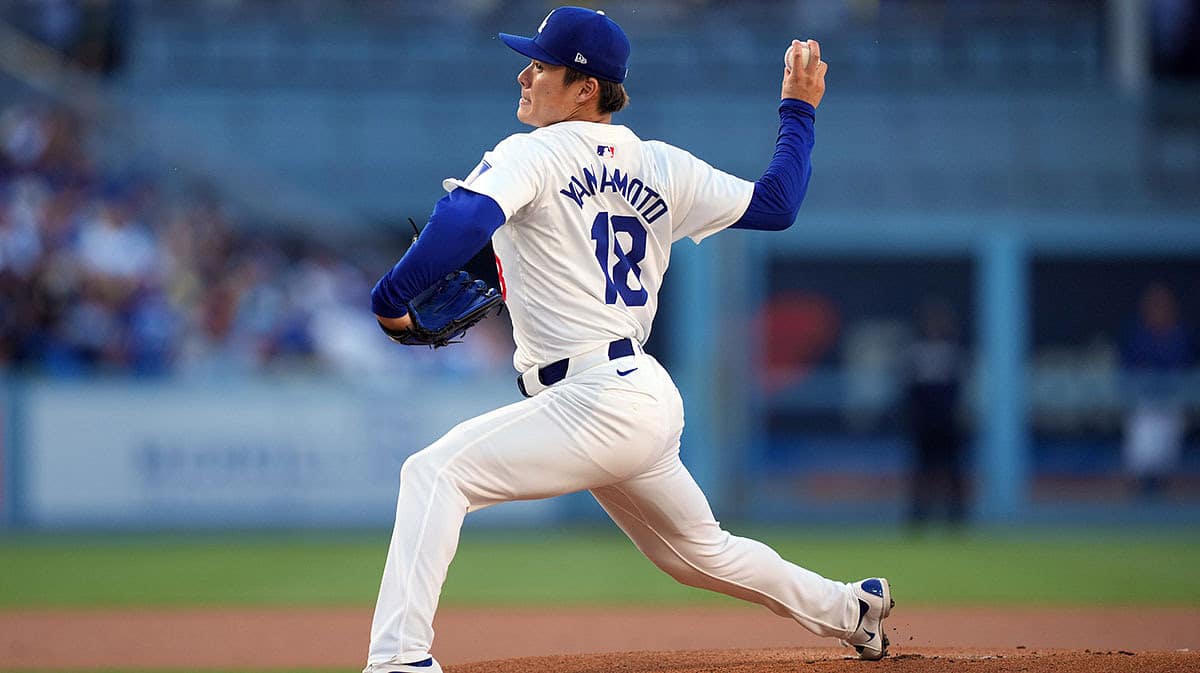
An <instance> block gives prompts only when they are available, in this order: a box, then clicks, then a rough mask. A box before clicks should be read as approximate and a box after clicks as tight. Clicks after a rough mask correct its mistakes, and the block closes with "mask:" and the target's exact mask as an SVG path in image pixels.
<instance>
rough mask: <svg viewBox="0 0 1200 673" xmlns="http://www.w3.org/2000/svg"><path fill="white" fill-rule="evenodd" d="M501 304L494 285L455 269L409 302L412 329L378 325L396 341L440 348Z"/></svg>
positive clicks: (462, 333) (407, 344) (501, 299)
mask: <svg viewBox="0 0 1200 673" xmlns="http://www.w3.org/2000/svg"><path fill="white" fill-rule="evenodd" d="M503 303H504V298H503V297H502V296H501V295H500V293H499V292H497V291H496V289H495V288H492V287H488V284H487V283H485V282H483V281H482V280H475V279H474V278H472V277H471V274H469V273H467V272H466V271H455V272H454V273H451V274H448V275H447V276H446V277H445V278H442V279H441V280H439V281H438V282H437V283H435V284H434V285H433V287H431V288H429V289H428V290H425V291H424V292H422V293H421V294H419V295H417V296H416V297H413V300H412V301H411V302H409V303H408V313H409V315H410V316H411V318H412V323H413V324H412V327H411V328H409V329H406V330H393V329H388V328H386V327H383V326H382V325H381V326H380V327H381V328H382V329H383V331H384V333H386V334H387V335H388V336H389V337H391V339H392V341H395V342H396V343H401V344H404V345H405V346H429V347H431V348H440V347H442V346H449V345H450V344H452V343H458V342H457V341H455V339H458V338H459V337H461V336H462V335H464V334H466V332H467V330H468V329H470V328H472V327H474V326H475V323H478V322H479V321H480V320H483V319H484V318H486V317H487V314H488V311H491V310H492V309H500V308H501V307H502V306H503ZM497 313H499V310H497Z"/></svg>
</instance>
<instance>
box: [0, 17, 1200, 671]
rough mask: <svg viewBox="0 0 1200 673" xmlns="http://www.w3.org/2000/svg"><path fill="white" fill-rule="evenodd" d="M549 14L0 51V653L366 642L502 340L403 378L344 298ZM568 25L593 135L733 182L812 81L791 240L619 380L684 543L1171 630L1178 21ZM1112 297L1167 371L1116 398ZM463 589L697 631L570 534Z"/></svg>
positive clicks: (700, 265)
mask: <svg viewBox="0 0 1200 673" xmlns="http://www.w3.org/2000/svg"><path fill="white" fill-rule="evenodd" d="M551 6H552V5H550V4H546V3H542V2H529V1H524V0H511V1H501V0H494V1H487V0H478V1H471V0H458V1H454V2H442V3H424V2H400V1H390V2H383V1H380V0H369V1H364V2H334V1H332V0H298V1H296V2H282V1H268V0H243V1H238V0H210V1H206V2H203V1H194V2H193V1H188V2H169V3H167V2H164V3H154V2H149V1H145V0H143V1H133V0H131V1H120V0H113V1H108V2H104V1H95V2H76V1H72V0H56V1H53V2H32V1H28V2H26V1H17V0H14V1H12V2H8V3H4V4H3V5H0V8H2V9H0V19H2V21H0V38H2V39H0V44H2V47H0V447H2V449H3V450H2V451H0V475H2V480H0V483H2V485H3V486H2V491H0V560H2V561H3V567H4V572H3V573H2V575H0V611H3V612H4V615H3V616H4V617H5V618H7V619H16V618H17V617H19V616H20V615H22V614H25V613H26V612H28V611H31V610H32V611H37V610H45V609H50V608H71V607H114V606H123V607H124V608H126V609H129V608H133V609H137V608H139V607H145V606H164V605H166V606H176V607H179V606H190V605H207V606H213V605H223V604H237V605H328V604H336V605H346V606H356V607H358V608H361V610H363V611H366V610H368V608H367V606H369V604H370V601H371V599H372V597H373V593H374V588H375V585H376V583H377V581H378V572H379V568H380V567H381V565H382V554H383V552H384V540H386V534H387V526H388V525H389V524H390V520H391V516H392V513H393V507H394V499H395V488H396V482H397V479H396V474H397V471H398V469H399V465H400V464H401V462H402V461H403V459H404V458H405V457H406V456H407V455H408V454H410V453H411V452H413V451H415V450H417V449H419V448H420V447H421V446H423V445H424V443H426V442H427V441H429V440H431V439H433V438H435V437H437V436H438V435H439V434H441V433H442V432H444V431H445V430H446V429H447V428H449V427H450V426H451V425H452V424H453V423H454V422H455V421H456V420H459V419H462V418H465V417H467V416H470V415H472V414H474V413H476V412H478V411H482V410H485V409H488V408H492V407H494V406H497V405H499V404H501V403H504V402H508V401H512V400H515V399H516V398H517V392H516V390H515V387H514V386H513V385H512V372H511V365H510V360H509V355H510V354H511V340H510V337H509V336H508V334H507V331H506V330H507V324H506V323H505V322H504V320H503V319H501V320H493V321H489V322H488V323H485V325H484V326H481V328H478V329H477V330H475V331H473V332H472V333H471V338H470V339H469V340H468V341H467V343H465V344H462V345H459V346H456V347H454V348H453V349H449V350H444V351H438V352H436V353H434V352H417V351H413V350H405V349H400V348H397V347H394V346H393V345H392V344H391V343H390V342H388V341H386V339H383V338H382V337H381V335H380V334H379V333H378V330H377V328H376V327H375V326H374V324H373V320H372V318H371V316H370V314H369V310H368V309H369V305H368V297H367V294H368V291H369V288H370V286H371V284H372V283H373V282H374V279H375V278H376V277H377V276H378V275H379V274H380V273H382V271H383V270H385V269H386V268H387V267H388V266H389V265H390V264H391V263H392V261H394V259H396V258H397V257H398V256H399V255H401V254H402V253H403V251H404V249H405V246H406V245H407V243H408V241H409V240H410V237H411V229H410V227H409V225H408V224H407V218H409V217H412V218H413V219H415V220H417V221H418V222H421V221H423V220H424V218H425V217H426V216H427V214H428V212H429V209H430V207H431V205H432V204H433V202H434V201H435V200H436V199H437V198H438V197H439V196H440V193H441V192H440V180H441V178H443V177H446V176H451V175H461V174H463V173H464V172H465V171H467V170H469V168H470V167H471V166H473V165H474V164H475V162H476V161H477V160H478V157H479V155H480V154H481V153H482V152H483V151H484V150H486V149H488V148H490V147H491V146H492V145H494V144H495V143H496V142H497V141H498V140H499V139H500V138H502V137H504V136H505V135H507V134H509V133H513V132H517V131H520V130H521V127H520V125H519V124H518V122H517V121H516V120H515V118H514V116H513V100H514V91H515V83H514V81H513V80H514V78H515V74H516V72H517V71H518V69H519V66H520V62H519V57H516V56H514V55H513V54H510V53H508V51H507V50H506V49H504V48H503V45H502V44H500V43H499V42H498V40H496V39H494V35H495V32H496V31H498V30H506V31H512V32H518V33H520V32H526V31H528V30H531V29H532V27H533V26H536V25H537V22H538V21H540V20H541V18H542V16H544V14H545V12H546V11H548V9H549V8H550V7H551ZM605 8H606V9H608V10H609V12H610V13H611V14H612V15H613V16H614V17H615V18H617V19H618V20H619V21H620V22H621V23H622V25H623V26H624V27H625V29H626V30H627V32H628V33H629V34H630V35H631V38H632V41H633V44H634V51H633V56H632V58H631V70H630V79H629V82H628V88H629V91H630V94H631V96H632V99H633V103H632V106H631V107H630V108H629V109H628V111H627V112H623V113H621V115H620V117H619V118H618V120H617V121H618V122H620V123H625V124H627V125H629V126H630V127H631V128H633V129H634V130H635V131H637V132H638V133H639V134H640V135H641V136H642V137H648V138H660V139H663V140H666V141H668V142H671V143H673V144H676V145H679V146H681V147H685V148H688V149H690V150H691V151H693V152H694V153H696V154H697V155H698V156H700V157H701V158H703V159H705V160H707V161H709V162H710V163H713V164H714V165H717V166H720V167H722V168H724V169H726V170H729V171H730V172H733V173H736V174H738V175H741V176H743V177H747V178H753V177H755V176H757V175H758V174H759V173H760V172H761V170H762V168H763V167H764V166H765V164H766V162H767V160H768V158H769V153H770V149H771V147H772V144H773V140H774V134H775V132H776V120H775V100H776V98H775V97H776V94H777V87H778V79H779V72H778V60H779V54H780V52H781V45H786V44H787V42H788V40H789V39H791V38H792V37H797V36H798V37H808V36H812V37H816V38H818V39H820V40H821V42H822V45H823V51H824V54H825V57H826V60H828V61H829V62H830V63H831V71H830V76H829V80H828V81H829V93H828V94H827V96H826V99H825V101H824V103H823V104H822V106H821V110H820V115H819V119H818V124H817V128H818V140H817V149H816V151H815V154H814V163H815V171H814V179H813V183H812V186H811V188H810V190H809V194H808V197H807V200H806V202H805V204H804V206H803V208H802V211H801V216H800V219H799V221H798V223H797V225H796V226H794V227H793V228H792V229H790V230H789V231H787V232H784V233H782V234H777V235H765V234H756V233H752V232H730V233H727V234H724V235H722V236H720V237H716V238H714V239H710V241H708V242H706V244H705V245H704V246H700V247H696V246H692V245H690V244H680V245H679V246H677V247H676V248H675V250H674V253H675V254H674V259H673V260H672V261H673V269H672V272H671V273H670V274H669V276H668V278H669V279H670V280H669V281H668V283H667V290H666V292H667V297H666V298H665V300H664V303H663V310H662V311H661V314H660V316H659V318H658V321H657V323H656V329H655V333H654V335H653V336H652V339H651V342H650V344H649V350H650V351H651V352H653V353H655V354H656V355H658V356H659V357H660V358H661V359H662V360H664V362H665V363H666V364H667V365H668V368H669V369H670V370H671V371H672V373H673V374H674V376H675V377H676V380H677V381H678V383H679V384H680V387H681V389H682V391H683V393H684V398H685V401H686V413H687V424H688V425H687V432H686V433H685V437H684V448H683V452H684V457H685V462H687V463H688V465H689V467H690V468H691V469H692V470H693V472H694V473H695V474H696V475H697V478H698V479H699V481H700V482H701V484H702V485H703V486H704V488H705V490H706V492H707V493H708V494H709V495H710V498H711V499H712V501H713V503H714V506H715V508H716V510H717V511H718V513H719V516H720V518H721V519H722V520H723V521H726V522H727V523H730V524H731V525H734V526H742V527H748V528H750V529H751V530H759V531H763V533H762V534H763V535H764V536H765V537H766V539H767V541H768V542H771V543H773V544H775V545H777V546H779V547H780V548H781V550H783V551H785V554H789V555H790V556H791V557H792V558H795V559H796V560H798V561H800V562H801V563H804V564H806V565H811V566H812V567H813V568H814V569H817V570H820V571H822V572H826V573H829V574H834V575H836V576H839V577H845V578H849V577H851V576H854V574H855V573H861V574H866V573H873V572H878V571H879V569H877V568H876V567H875V565H871V566H869V567H864V564H863V563H862V559H861V558H860V557H861V555H862V549H863V545H864V544H866V542H865V538H867V537H874V538H875V539H883V540H886V541H887V544H888V546H889V549H890V553H889V555H888V557H887V558H881V559H880V560H879V565H880V566H881V568H882V569H883V570H885V571H889V568H891V567H894V568H895V573H896V574H897V575H898V576H900V577H901V578H903V579H904V580H906V581H907V587H906V588H907V591H908V594H907V596H908V598H909V599H910V600H913V601H915V602H916V603H917V604H922V605H930V606H938V605H957V604H970V605H977V604H984V605H988V604H993V603H1002V604H1024V603H1029V604H1047V603H1056V602H1057V603H1065V604H1069V605H1075V604H1079V605H1085V604H1086V605H1092V604H1101V605H1135V606H1136V605H1147V606H1151V605H1153V606H1162V605H1164V604H1168V605H1174V606H1181V607H1185V608H1188V609H1190V610H1191V611H1193V612H1194V611H1195V610H1196V608H1197V607H1198V606H1197V602H1198V601H1200V584H1198V583H1197V582H1196V580H1195V579H1193V578H1190V577H1183V578H1181V577H1178V576H1177V573H1173V572H1172V571H1173V570H1178V569H1181V568H1185V567H1189V566H1194V565H1195V563H1196V561H1197V560H1198V559H1197V557H1200V553H1198V552H1200V544H1198V542H1200V535H1198V533H1200V528H1198V523H1200V423H1198V422H1197V421H1200V369H1198V368H1197V362H1198V360H1197V357H1198V355H1200V342H1198V341H1197V332H1196V326H1197V324H1198V322H1200V190H1197V189H1196V187H1197V185H1200V80H1198V78H1200V54H1198V52H1197V49H1198V48H1200V47H1198V44H1200V4H1198V3H1196V2H1194V1H1182V2H1168V1H1165V0H1146V1H1145V2H1142V1H1139V0H1109V1H1107V2H1065V1H1064V2H1030V1H1017V2H992V1H973V2H908V1H902V0H891V1H888V0H880V1H875V2H872V1H865V2H864V1H851V0H845V1H842V0H818V1H811V2H800V1H796V2H746V3H722V2H704V1H702V0H692V1H679V2H653V3H636V2H613V3H610V4H609V5H606V6H605ZM490 258H491V257H490V252H488V251H485V252H484V253H481V255H480V256H479V257H478V258H477V259H476V260H475V262H473V268H474V269H475V270H477V271H478V272H480V273H485V274H486V273H494V270H493V269H491V268H490ZM1151 288H1159V289H1157V290H1151ZM1156 293H1157V296H1158V297H1159V298H1160V299H1159V302H1160V305H1161V304H1162V303H1165V304H1167V305H1173V306H1174V313H1175V314H1176V315H1177V317H1178V320H1177V321H1176V323H1177V327H1175V329H1176V333H1177V334H1179V335H1181V336H1180V337H1179V339H1178V340H1177V343H1176V345H1177V346H1178V348H1177V349H1176V350H1175V351H1172V352H1171V353H1168V354H1152V355H1151V357H1150V360H1151V361H1153V363H1154V365H1153V367H1151V368H1150V369H1149V370H1147V369H1146V368H1145V367H1143V366H1142V365H1143V364H1144V361H1145V359H1144V358H1143V359H1139V356H1138V353H1140V352H1141V351H1139V346H1138V343H1139V342H1138V334H1139V330H1144V327H1140V326H1139V315H1140V314H1141V312H1142V310H1143V307H1144V305H1145V303H1146V301H1147V299H1146V297H1147V296H1148V294H1150V295H1153V294H1156ZM1163 297H1166V298H1165V299H1164V298H1163ZM930 307H934V308H935V310H936V312H938V313H939V314H940V315H942V316H944V317H945V320H946V322H948V323H949V324H951V325H952V328H951V330H950V331H951V332H952V333H954V334H956V335H957V337H958V338H957V339H956V341H955V349H956V350H955V352H956V354H957V356H958V357H960V358H961V361H962V362H963V363H964V366H963V368H962V370H961V373H962V376H961V390H962V394H961V396H960V398H959V399H958V400H956V401H955V403H954V413H955V416H956V417H957V418H958V420H959V422H961V424H962V427H963V436H964V441H963V442H962V446H963V452H964V456H965V458H964V459H965V461H966V466H967V467H966V474H967V480H966V481H967V484H966V486H967V488H966V515H965V518H964V520H963V522H962V524H961V525H952V524H951V525H945V524H942V523H939V522H940V521H941V519H938V518H937V517H934V519H933V521H932V525H916V524H915V523H914V522H913V521H912V520H911V518H910V511H911V503H910V499H911V494H912V492H913V491H914V490H915V489H914V485H913V484H914V482H913V480H912V479H913V478H912V473H913V472H914V465H915V461H914V449H913V442H912V439H911V435H910V433H909V431H908V428H909V423H908V421H909V418H910V415H911V414H910V412H911V404H912V398H911V394H910V393H911V388H910V387H909V386H910V383H911V372H912V369H913V367H912V360H913V358H912V354H913V353H914V352H916V351H915V348H916V344H917V343H918V341H919V340H918V339H917V335H918V329H917V323H918V320H919V316H921V315H926V314H927V313H928V312H929V310H930ZM1170 312H1171V311H1169V310H1168V313H1170ZM1147 400H1149V401H1150V402H1152V403H1153V404H1154V405H1157V407H1156V408H1160V409H1161V408H1166V409H1169V410H1170V414H1171V415H1172V416H1173V417H1174V418H1177V419H1182V422H1183V428H1184V431H1183V436H1182V440H1181V443H1180V448H1179V452H1178V455H1177V457H1176V458H1175V459H1174V460H1172V461H1170V462H1169V467H1168V468H1167V469H1166V470H1165V472H1164V473H1163V474H1162V475H1161V478H1155V479H1144V478H1142V479H1139V478H1138V475H1136V474H1133V473H1132V472H1131V471H1130V469H1129V467H1128V459H1127V456H1126V455H1125V453H1124V449H1123V447H1124V444H1125V441H1126V437H1127V433H1128V428H1129V424H1130V423H1131V422H1133V419H1134V418H1135V416H1136V414H1137V413H1138V410H1139V409H1144V407H1145V405H1146V404H1147ZM918 490H919V489H918ZM864 531H866V533H864ZM514 541H515V542H514ZM464 544H465V546H464V549H463V553H462V554H460V557H459V559H458V560H457V561H456V564H455V570H453V571H452V574H451V582H450V585H449V586H448V588H447V591H448V596H447V601H448V603H449V604H451V605H466V606H478V605H484V606H490V605H561V604H564V603H565V604H574V605H586V604H604V605H608V604H613V603H620V604H625V603H637V604H643V603H644V604H666V605H675V604H678V603H680V602H684V603H688V602H694V601H708V600H710V599H709V598H707V597H704V596H697V595H696V593H695V592H689V591H686V590H682V589H678V588H676V587H673V586H671V585H670V582H669V580H667V579H666V578H664V577H658V576H656V575H655V574H654V573H653V571H652V570H651V569H649V568H648V567H646V564H645V562H644V561H642V560H641V559H639V558H638V557H637V555H636V553H635V552H633V551H632V549H631V547H629V545H628V544H627V543H626V542H624V541H623V540H621V539H618V538H617V537H616V534H615V530H614V529H612V527H611V526H609V525H607V524H606V523H605V521H604V516H603V513H602V512H601V511H600V510H599V508H598V507H596V506H595V504H594V503H593V502H592V501H591V500H590V498H589V497H588V496H586V494H584V495H577V496H568V497H563V498H559V499H555V500H551V501H544V502H536V503H514V504H510V505H505V506H501V507H496V508H492V509H490V510H486V511H484V512H481V513H479V514H476V515H472V517H470V518H469V520H468V533H467V535H466V536H465V538H464ZM541 564H544V566H543V565H541ZM565 568H571V569H576V570H578V573H577V574H573V573H567V572H565V570H564V569H565ZM985 568H986V569H989V572H990V573H992V574H991V575H990V576H989V575H988V574H987V573H984V572H981V570H982V569H985ZM550 569H553V570H550ZM889 572H891V571H889ZM946 578H954V579H955V580H956V581H955V583H954V590H953V591H950V590H947V589H946V587H945V581H946ZM901 586H904V585H901ZM1084 586H1086V587H1089V588H1088V592H1089V593H1088V595H1087V597H1081V596H1080V592H1081V591H1082V590H1083V589H1082V587H1084ZM1096 586H1103V587H1105V588H1104V589H1103V590H1096V589H1095V587H1096ZM12 623H14V624H17V627H15V628H20V627H21V624H23V622H12ZM364 638H365V634H364ZM1190 645H1191V646H1193V647H1194V646H1195V645H1196V643H1190ZM0 656H2V655H0ZM4 664H5V662H4V661H3V660H0V666H2V665H4Z"/></svg>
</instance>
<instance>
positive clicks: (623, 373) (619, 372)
mask: <svg viewBox="0 0 1200 673" xmlns="http://www.w3.org/2000/svg"><path fill="white" fill-rule="evenodd" d="M637 370H638V368H637V367H634V368H633V369H626V370H625V371H621V370H620V369H618V370H617V376H629V375H630V374H632V373H634V372H636V371H637Z"/></svg>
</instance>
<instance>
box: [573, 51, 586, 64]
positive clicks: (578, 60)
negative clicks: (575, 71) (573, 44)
mask: <svg viewBox="0 0 1200 673" xmlns="http://www.w3.org/2000/svg"><path fill="white" fill-rule="evenodd" d="M575 62H576V63H583V64H585V65H586V64H587V58H585V57H584V55H583V54H581V53H579V52H575Z"/></svg>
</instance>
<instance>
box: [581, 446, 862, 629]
mask: <svg viewBox="0 0 1200 673" xmlns="http://www.w3.org/2000/svg"><path fill="white" fill-rule="evenodd" d="M592 494H593V495H594V496H595V497H596V500H597V501H599V503H600V505H601V506H602V507H604V510H605V511H606V512H608V514H609V516H611V517H612V519H613V521H615V522H616V523H617V525H618V526H620V527H621V530H623V531H625V534H626V535H628V536H629V538H630V539H631V540H633V543H634V544H635V545H637V548H638V549H639V550H641V552H642V553H643V554H645V555H646V557H647V558H649V559H650V560H651V561H653V562H654V564H655V565H657V566H658V567H659V568H661V569H662V570H663V571H665V572H666V573H667V574H669V575H671V576H672V577H673V578H675V579H676V580H678V581H679V582H681V583H683V584H687V585H689V586H694V587H699V588H702V589H708V590H710V591H716V592H719V593H723V594H726V595H729V596H733V597H735V598H740V599H742V600H746V601H751V602H754V603H758V604H760V605H764V606H766V607H767V608H769V609H770V610H771V611H772V612H775V613H776V614H778V615H781V616H785V617H790V618H792V619H794V620H796V621H797V622H799V623H800V624H801V625H803V626H804V627H805V628H807V629H808V630H809V631H812V632H813V633H815V634H817V635H820V636H830V637H836V638H847V637H849V636H851V635H852V634H853V633H854V632H855V630H856V629H857V628H858V621H859V615H860V609H859V607H858V603H857V601H856V599H855V598H854V594H853V593H852V591H851V588H850V587H849V586H848V585H846V584H843V583H841V582H835V581H833V580H829V579H826V578H824V577H821V576H820V575H818V574H816V573H814V572H812V571H810V570H806V569H804V568H801V567H800V566H797V565H795V564H792V563H789V562H787V561H785V560H784V559H783V558H781V557H780V556H779V554H778V553H776V552H775V551H774V550H773V549H771V548H770V547H768V546H766V545H765V544H763V543H761V542H758V541H756V540H751V539H748V538H741V537H736V536H734V535H730V534H729V533H728V532H726V531H724V530H722V529H721V526H720V524H719V523H718V522H717V520H716V519H715V518H714V517H713V514H712V510H711V508H710V507H709V505H708V500H707V499H706V498H705V497H704V493H702V492H701V491H700V487H699V486H697V485H696V482H695V480H694V479H692V476H691V474H689V473H688V471H687V468H685V467H684V465H683V463H682V462H680V460H679V456H678V453H676V452H672V453H671V454H670V455H669V456H667V457H666V458H664V460H663V461H662V462H660V463H659V464H658V465H656V466H655V467H654V468H651V469H650V470H648V471H647V472H646V473H644V474H642V475H639V476H637V477H634V478H631V479H629V480H627V481H624V482H621V483H619V484H613V485H610V486H605V487H602V488H595V489H592Z"/></svg>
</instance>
